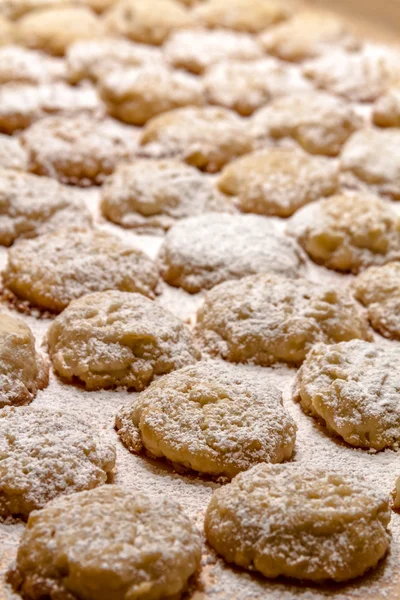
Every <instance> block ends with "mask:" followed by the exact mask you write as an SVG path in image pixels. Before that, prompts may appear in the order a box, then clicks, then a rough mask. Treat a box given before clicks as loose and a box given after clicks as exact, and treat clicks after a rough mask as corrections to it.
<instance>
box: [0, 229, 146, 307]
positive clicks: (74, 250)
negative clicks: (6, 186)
mask: <svg viewBox="0 0 400 600" xmlns="http://www.w3.org/2000/svg"><path fill="white" fill-rule="evenodd" d="M2 278H3V284H4V286H5V287H6V288H7V289H8V290H10V291H11V292H12V293H13V294H15V296H17V298H19V299H21V300H26V301H28V302H29V303H30V304H31V305H33V306H37V307H39V308H41V309H43V310H49V311H52V312H61V311H62V310H64V308H66V307H67V306H68V304H69V303H70V302H72V300H75V299H76V298H80V297H81V296H83V295H84V294H89V293H90V292H102V291H105V290H121V291H123V292H137V293H140V294H144V295H145V296H148V297H150V298H154V291H155V289H156V287H157V284H158V271H157V267H156V265H155V264H154V263H153V261H152V260H151V259H150V258H148V257H147V256H146V255H145V254H144V253H143V252H142V251H141V250H138V249H137V248H135V247H133V246H131V245H129V244H127V243H126V242H123V241H122V240H121V239H120V238H119V237H116V236H114V235H111V234H109V233H106V232H103V231H100V230H98V231H96V230H86V231H85V230H77V231H71V230H67V231H60V232H57V233H51V234H48V235H41V236H39V237H38V238H36V239H33V240H24V241H20V242H18V243H17V244H14V246H12V247H11V248H10V250H9V251H8V257H7V265H6V267H5V269H4V271H3V273H2Z"/></svg>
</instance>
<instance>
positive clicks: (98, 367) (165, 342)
mask: <svg viewBox="0 0 400 600" xmlns="http://www.w3.org/2000/svg"><path fill="white" fill-rule="evenodd" d="M47 345H48V350H49V354H50V358H51V360H52V362H53V366H54V369H55V371H56V372H57V373H58V374H59V375H60V376H61V377H63V378H64V379H65V380H67V381H69V382H71V381H73V380H74V379H75V380H78V381H80V382H81V383H83V384H84V385H85V386H86V389H88V390H95V389H100V388H112V387H117V386H126V387H128V388H132V389H135V390H136V391H141V390H143V389H144V388H145V387H147V386H148V385H149V383H150V382H151V381H152V380H153V379H154V377H156V376H159V375H165V374H167V373H170V372H171V371H174V370H176V369H179V368H181V367H184V366H186V365H189V364H192V363H194V362H196V360H198V359H199V358H200V353H199V351H198V350H197V348H196V346H195V344H194V341H193V338H192V335H191V333H190V330H189V329H188V328H187V327H186V325H184V324H183V322H182V321H180V319H178V318H177V317H175V316H174V315H173V314H172V313H170V312H168V311H167V310H165V309H163V308H161V306H158V305H157V304H156V303H155V302H153V301H152V300H149V299H148V298H145V297H144V296H142V295H140V294H131V293H129V292H119V291H108V292H98V293H94V294H87V295H86V296H83V297H82V298H79V299H78V300H74V301H73V302H71V304H70V305H69V306H68V307H67V308H66V309H65V310H64V311H63V312H62V313H61V314H60V315H59V316H58V317H57V318H56V319H55V320H54V321H53V322H52V323H51V325H50V327H49V329H48V336H47Z"/></svg>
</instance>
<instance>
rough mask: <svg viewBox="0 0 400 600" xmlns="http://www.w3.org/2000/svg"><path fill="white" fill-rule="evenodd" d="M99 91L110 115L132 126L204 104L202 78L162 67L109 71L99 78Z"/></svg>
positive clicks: (150, 66)
mask: <svg viewBox="0 0 400 600" xmlns="http://www.w3.org/2000/svg"><path fill="white" fill-rule="evenodd" d="M99 92H100V96H101V98H102V99H103V100H104V102H105V104H106V106H107V108H108V112H109V114H110V115H111V116H113V117H115V118H116V119H120V120H121V121H124V122H125V123H129V124H131V125H144V124H145V123H147V121H149V120H150V119H152V118H153V117H156V116H157V115H160V114H162V113H165V112H167V111H169V110H173V109H175V108H181V107H182V106H203V105H204V104H205V97H204V90H203V84H202V83H201V81H200V80H199V78H197V77H195V76H194V75H189V73H183V72H180V71H172V70H170V69H168V68H166V67H163V66H161V65H160V66H157V65H155V66H153V65H149V66H143V67H141V68H131V69H123V70H118V69H116V70H113V71H110V72H109V73H107V74H106V75H105V76H103V77H100V80H99Z"/></svg>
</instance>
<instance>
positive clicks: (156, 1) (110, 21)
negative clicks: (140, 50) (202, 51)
mask: <svg viewBox="0 0 400 600" xmlns="http://www.w3.org/2000/svg"><path fill="white" fill-rule="evenodd" d="M105 25H106V28H107V29H108V30H109V31H110V32H111V33H112V34H117V35H123V36H125V37H127V38H130V39H131V40H133V41H134V42H141V43H142V44H154V45H156V46H159V45H161V44H163V43H164V42H165V40H166V39H167V38H168V36H169V35H170V34H171V33H172V32H173V31H175V30H176V29H184V28H186V27H190V26H192V25H194V20H193V17H192V15H191V13H190V12H189V11H188V10H187V9H186V8H185V6H183V5H182V4H181V3H179V2H177V1H176V0H152V1H151V2H143V0H121V1H120V2H117V3H116V4H115V5H114V6H113V7H112V8H111V9H110V10H109V11H107V13H106V16H105Z"/></svg>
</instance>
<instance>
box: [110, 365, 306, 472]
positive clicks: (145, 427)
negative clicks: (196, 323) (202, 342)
mask: <svg viewBox="0 0 400 600" xmlns="http://www.w3.org/2000/svg"><path fill="white" fill-rule="evenodd" d="M116 428H117V430H118V435H119V436H120V438H121V439H122V441H123V442H124V444H125V445H126V446H127V447H128V448H129V449H130V450H131V451H133V452H140V451H141V450H142V449H143V448H144V449H145V450H147V452H148V453H149V454H150V455H151V456H154V457H157V458H161V457H164V458H166V459H167V460H169V461H171V462H173V463H175V464H177V465H182V466H183V467H185V468H189V469H193V470H195V471H199V472H200V473H207V474H209V475H214V476H226V477H229V478H231V477H234V476H235V475H237V473H239V472H240V471H244V470H246V469H249V468H250V467H251V466H253V465H255V464H257V463H260V462H271V463H279V462H282V461H284V460H288V459H290V458H291V456H292V453H293V449H294V444H295V439H296V429H297V428H296V425H295V423H294V421H293V420H292V418H291V417H290V415H289V413H288V412H287V411H286V409H285V408H284V407H283V404H282V394H281V392H280V391H279V390H278V389H277V388H275V387H273V386H271V385H267V384H266V382H265V380H260V379H257V378H255V376H254V373H252V374H249V373H248V372H241V371H240V370H239V369H238V368H235V367H233V366H232V365H224V364H222V363H217V362H215V363H213V362H200V363H198V364H197V365H194V366H191V367H185V368H184V369H180V370H179V371H175V372H174V373H170V374H169V375H166V376H165V377H163V378H162V379H160V380H159V381H155V382H154V383H152V384H151V386H150V387H149V388H148V389H147V390H145V391H144V392H142V393H141V394H140V395H139V396H137V398H135V399H134V401H133V404H132V406H131V407H129V408H124V409H122V410H121V411H120V413H119V414H118V415H117V419H116Z"/></svg>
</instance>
